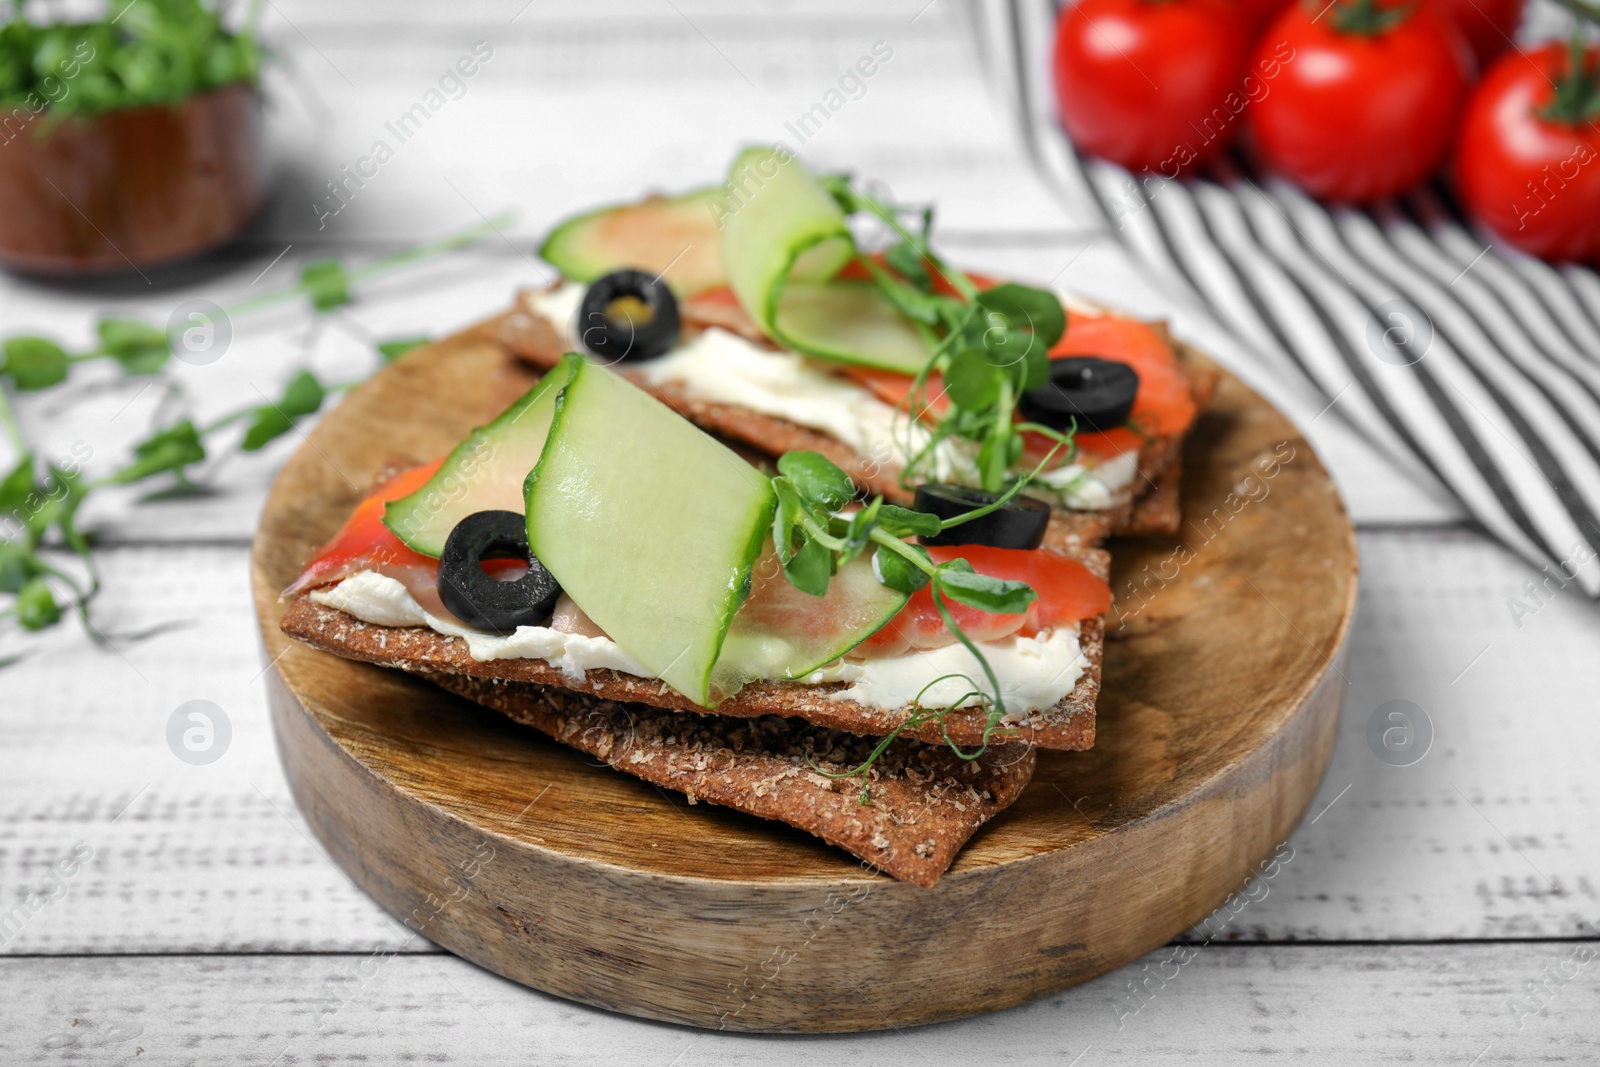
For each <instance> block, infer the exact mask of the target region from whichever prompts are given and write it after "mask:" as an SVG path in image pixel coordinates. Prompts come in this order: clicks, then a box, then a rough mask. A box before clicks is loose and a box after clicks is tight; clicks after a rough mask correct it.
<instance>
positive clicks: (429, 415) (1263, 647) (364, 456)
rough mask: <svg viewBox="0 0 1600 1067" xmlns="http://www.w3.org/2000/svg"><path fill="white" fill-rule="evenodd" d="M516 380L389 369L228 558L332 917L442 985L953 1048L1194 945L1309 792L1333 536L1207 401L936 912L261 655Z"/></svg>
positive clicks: (1336, 558)
mask: <svg viewBox="0 0 1600 1067" xmlns="http://www.w3.org/2000/svg"><path fill="white" fill-rule="evenodd" d="M528 380H529V379H528V378H527V377H526V376H525V374H524V372H522V371H520V370H518V369H517V368H516V367H515V366H514V365H513V364H512V363H511V362H510V361H509V360H508V359H507V358H506V355H505V353H504V352H503V351H502V350H501V349H500V348H499V347H498V345H497V344H496V343H495V342H494V341H493V334H492V332H491V331H490V330H489V329H488V328H485V327H480V328H478V329H476V330H470V331H467V332H466V333H463V334H460V335H458V336H456V337H452V338H449V339H448V340H445V341H442V342H439V343H438V344H435V345H431V346H429V347H427V348H424V349H419V350H417V351H415V352H413V353H410V354H409V355H407V356H406V357H405V358H403V359H401V360H400V361H398V362H397V363H395V364H394V365H393V366H391V367H389V368H388V369H386V370H384V371H383V372H382V373H381V374H379V375H378V376H377V377H376V378H374V379H373V380H372V381H370V382H369V383H367V384H366V385H364V386H362V387H361V388H359V389H357V390H356V391H355V392H354V393H353V394H352V395H351V396H350V397H349V399H348V400H346V401H345V402H344V403H343V404H342V405H340V407H339V408H338V409H336V410H335V411H333V412H332V413H330V414H329V416H328V417H327V418H326V419H325V420H324V421H323V422H322V424H321V425H320V426H318V427H317V429H316V430H315V431H313V432H312V434H311V435H310V438H309V439H308V440H307V441H306V443H305V444H304V445H303V446H302V447H301V448H300V450H299V451H298V452H297V453H296V454H295V455H294V456H293V458H291V459H290V461H289V463H288V464H287V465H286V466H285V467H284V469H283V472H282V473H281V474H280V475H279V477H278V480H277V483H276V485H275V486H274V487H273V490H272V493H271V495H270V497H269V498H268V500H267V504H266V507H265V510H264V511H263V513H262V517H261V527H260V531H259V534H258V536H257V539H256V544H255V550H254V560H253V585H254V591H255V597H256V610H257V614H258V616H259V620H260V625H261V635H262V640H263V642H264V645H265V655H266V658H267V660H268V661H270V662H271V664H272V666H271V668H270V669H269V670H268V672H267V677H268V679H269V692H270V700H271V706H272V716H273V724H274V727H275V730H276V733H277V738H278V745H279V751H280V753H281V756H282V759H283V763H284V767H285V769H286V771H287V772H288V777H289V782H290V786H291V788H292V790H293V792H294V795H295V798H296V800H297V802H298V803H299V805H300V809H301V811H302V812H304V814H305V816H306V819H307V820H308V821H309V822H310V824H311V826H312V828H313V829H314V831H315V832H316V834H317V835H318V837H319V838H320V839H321V840H322V842H323V844H324V845H325V846H326V847H327V849H328V852H329V854H330V855H332V856H333V858H334V859H335V860H336V861H337V862H338V863H340V864H341V865H342V866H343V867H344V869H345V870H346V871H347V872H349V874H350V876H351V877H352V878H354V879H355V880H356V882H357V883H359V884H360V885H361V886H363V887H364V888H365V889H366V890H367V891H368V892H369V893H371V894H372V895H373V897H375V898H376V899H377V900H378V902H379V903H381V904H382V905H383V906H384V907H385V908H387V909H388V910H389V911H390V912H392V913H393V914H394V915H396V916H397V917H399V918H401V919H402V920H403V921H405V922H406V923H407V925H408V926H410V927H411V928H412V929H414V930H417V931H418V932H420V933H421V934H422V935H423V936H425V937H427V938H428V939H429V940H431V941H434V942H436V943H437V944H439V945H442V946H443V947H445V948H447V949H449V950H450V951H451V952H454V953H457V954H458V955H461V956H464V957H466V958H467V959H470V960H473V961H475V962H477V963H479V964H481V965H482V966H484V967H487V968H489V969H491V970H494V971H497V972H498V973H500V974H503V975H505V976H507V977H509V978H512V979H515V980H516V981H519V982H523V983H526V984H527V985H530V986H533V987H535V988H538V989H542V990H545V991H547V992H550V993H554V994H557V995H559V996H563V997H569V998H571V999H573V1000H578V1001H583V1002H585V1003H588V1004H594V1005H598V1006H600V1007H603V1008H609V1009H613V1010H616V1011H622V1012H627V1013H629V1014H633V1015H641V1016H646V1017H649V1018H653V1019H664V1020H669V1021H672V1022H678V1023H687V1024H690V1025H694V1026H702V1027H712V1028H725V1029H730V1030H747V1031H841V1030H866V1029H877V1028H882V1027H890V1026H894V1027H901V1026H907V1025H911V1024H916V1023H926V1022H933V1021H935V1020H940V1019H949V1018H953V1017H957V1016H963V1015H971V1014H974V1013H977V1012H983V1011H990V1010H993V1009H996V1008H1004V1007H1007V1006H1010V1005H1013V1004H1017V1003H1020V1002H1022V1001H1025V1000H1028V999H1030V998H1033V997H1037V996H1040V995H1042V994H1045V993H1049V992H1053V991H1055V990H1059V989H1062V988H1064V987H1066V986H1069V985H1072V984H1074V983H1077V982H1082V981H1085V980H1087V979H1090V978H1093V977H1095V976H1096V975H1100V974H1104V973H1106V972H1107V971H1110V970H1113V969H1115V968H1117V967H1120V966H1121V965H1123V964H1125V963H1127V962H1128V961H1130V960H1133V959H1136V958H1138V957H1139V956H1140V955H1142V954H1144V953H1146V952H1149V951H1150V950H1152V949H1154V948H1156V947H1158V946H1159V945H1161V944H1162V943H1163V942H1165V941H1167V940H1169V939H1170V938H1172V937H1173V936H1174V935H1176V934H1179V933H1181V932H1182V931H1184V930H1185V929H1187V928H1189V927H1190V926H1192V925H1194V924H1195V923H1197V922H1199V921H1200V920H1201V919H1202V918H1204V917H1205V916H1207V915H1208V914H1209V913H1210V912H1211V911H1212V910H1213V909H1215V908H1216V907H1217V906H1218V905H1219V904H1221V903H1222V902H1223V901H1224V899H1225V898H1226V897H1227V896H1228V894H1230V893H1232V892H1235V891H1237V890H1239V889H1241V888H1242V887H1243V886H1244V884H1245V881H1246V879H1247V878H1249V877H1250V876H1251V875H1252V874H1254V873H1257V872H1258V871H1260V869H1261V865H1262V864H1263V863H1264V861H1266V860H1267V858H1268V857H1269V856H1271V855H1272V854H1273V852H1274V850H1275V849H1276V848H1278V847H1279V846H1280V844H1282V843H1283V842H1284V840H1285V839H1286V838H1287V837H1288V836H1289V834H1290V832H1291V831H1292V830H1293V828H1294V826H1295V824H1296V822H1297V821H1298V820H1299V819H1300V817H1301V815H1302V813H1303V812H1304V811H1305V808H1306V805H1307V804H1308V803H1309V802H1310V800H1311V797H1312V794H1313V793H1314V792H1315V791H1316V788H1317V783H1318V781H1319V780H1320V779H1321V776H1322V773H1323V771H1324V769H1325V768H1326V766H1327V762H1328V758H1329V756H1330V754H1331V752H1332V749H1333V741H1334V734H1335V727H1336V725H1337V721H1338V714H1339V705H1340V701H1341V697H1342V694H1343V692H1344V688H1345V679H1344V677H1343V675H1342V673H1341V669H1342V668H1341V664H1342V663H1343V662H1344V660H1345V658H1346V648H1347V638H1348V635H1349V629H1350V619H1351V614H1352V611H1353V610H1354V605H1355V595H1356V547H1355V537H1354V532H1353V530H1352V529H1351V526H1350V523H1349V520H1348V519H1347V518H1346V516H1345V512H1344V508H1343V506H1342V504H1341V502H1340V500H1339V497H1338V494H1337V492H1336V491H1335V489H1334V487H1333V485H1332V483H1331V482H1330V481H1329V478H1328V475H1327V472H1326V471H1325V470H1324V469H1323V467H1322V465H1321V463H1319V462H1318V460H1317V458H1316V456H1315V455H1313V454H1312V452H1311V449H1310V448H1309V447H1308V446H1307V444H1306V442H1305V440H1304V439H1303V438H1302V437H1301V436H1300V435H1299V434H1298V433H1297V432H1296V431H1295V430H1294V428H1293V427H1292V426H1291V425H1290V424H1289V423H1288V421H1287V420H1285V419H1284V418H1283V417H1282V416H1281V415H1280V414H1278V412H1276V411H1275V410H1273V408H1271V407H1270V406H1269V405H1268V404H1267V403H1266V402H1265V401H1263V400H1262V399H1261V398H1260V397H1259V396H1257V395H1256V394H1255V393H1252V392H1251V391H1250V390H1249V389H1247V388H1245V387H1244V386H1243V385H1242V384H1241V383H1240V382H1239V381H1238V379H1236V378H1234V377H1232V376H1225V377H1224V378H1223V382H1222V386H1221V389H1220V391H1219V392H1218V395H1217V399H1216V403H1215V405H1214V406H1213V408H1212V409H1211V410H1210V411H1208V412H1207V413H1206V415H1205V416H1204V417H1203V418H1202V419H1201V420H1200V422H1199V424H1198V425H1197V427H1196V429H1195V432H1194V433H1193V434H1192V436H1191V438H1190V441H1189V445H1188V448H1187V450H1186V452H1185V469H1184V485H1183V494H1184V509H1185V529H1184V532H1183V534H1182V535H1181V536H1180V537H1178V538H1170V539H1161V538H1155V539H1148V540H1141V541H1138V542H1131V541H1130V542H1117V543H1114V544H1113V546H1112V550H1113V552H1114V555H1115V560H1116V562H1115V568H1114V581H1113V584H1114V587H1115V588H1116V590H1117V592H1118V603H1117V605H1116V607H1115V609H1114V611H1113V615H1112V617H1111V618H1110V619H1109V624H1108V625H1109V630H1110V641H1109V643H1108V645H1107V649H1106V656H1105V688H1104V691H1103V692H1102V695H1101V698H1100V711H1099V727H1098V738H1097V740H1096V743H1095V747H1094V748H1093V749H1091V750H1090V751H1087V752H1073V753H1044V754H1042V755H1041V757H1040V759H1039V767H1038V773H1037V775H1036V776H1035V778H1034V780H1033V782H1032V784H1031V785H1030V786H1029V787H1028V789H1027V790H1026V792H1025V793H1024V794H1023V796H1022V798H1021V799H1020V800H1019V801H1018V802H1017V804H1016V805H1015V806H1014V807H1012V808H1011V809H1010V810H1008V811H1006V812H1003V813H1002V814H1001V815H1000V816H999V817H998V818H996V819H995V821H994V822H992V823H991V824H989V825H988V826H987V827H985V828H984V829H983V830H982V831H980V832H979V834H978V835H977V836H976V837H975V838H974V839H973V841H972V842H971V843H970V844H969V845H968V847H967V848H966V850H965V851H963V852H962V853H961V855H960V856H959V857H957V859H956V862H955V864H954V866H953V867H952V868H951V869H950V871H949V873H948V874H946V875H945V877H944V879H943V880H942V881H941V882H940V883H939V884H938V885H937V886H936V887H934V888H933V889H919V888H917V887H915V886H912V885H907V884H904V883H899V882H894V881H892V880H890V879H888V878H886V877H883V876H881V875H877V874H874V873H871V872H869V871H866V870H863V869H862V866H861V865H860V864H859V863H858V862H856V861H855V860H854V859H853V858H851V857H850V856H848V855H846V854H844V853H843V852H839V851H836V850H834V849H831V848H828V847H827V846H825V845H822V844H821V843H820V842H818V841H817V840H816V839H814V838H811V837H809V836H807V835H805V834H803V833H800V832H798V831H794V830H791V829H789V828H788V827H785V826H782V825H779V824H775V823H769V822H764V821H762V820H758V819H754V818H750V817H747V816H744V815H740V814H738V813H736V812H731V811H727V810H725V809H719V808H712V807H708V806H706V805H699V806H696V807H692V808H691V807H689V806H688V805H687V804H686V803H685V798H684V797H682V796H677V795H669V794H667V793H665V792H663V791H661V790H658V789H656V788H655V787H653V786H651V785H648V784H646V783H643V782H641V781H639V780H637V779H634V778H630V777H627V776H625V775H622V774H619V773H617V772H615V771H612V770H611V769H609V768H607V767H604V766H602V765H598V764H596V763H595V762H593V761H591V760H589V759H587V758H586V757H584V756H582V755H580V754H578V753H577V752H574V751H573V750H570V749H567V748H565V747H563V746H561V745H559V744H556V743H555V742H553V741H550V740H548V739H546V738H545V737H544V736H543V735H540V734H538V733H536V732H534V731H533V730H530V729H527V728H524V727H520V726H517V725H516V724H514V723H512V722H510V721H509V720H507V719H504V718H502V717H501V716H499V715H497V714H496V713H494V712H491V711H487V710H485V709H482V708H479V707H477V706H475V705H471V704H468V703H465V702H463V701H461V700H458V699H456V698H454V697H452V696H449V695H447V694H445V693H443V692H442V691H440V690H438V689H436V688H434V687H432V686H430V685H429V684H428V683H426V682H423V681H419V680H417V679H414V678H411V677H409V676H407V675H405V674H402V673H400V672H398V671H390V670H384V669H382V668H378V667H372V666H367V665H364V664H358V663H352V662H348V661H345V660H341V659H338V658H336V657H333V656H329V655H326V654H324V653H320V652H315V651H312V650H311V649H309V648H306V647H303V646H300V645H297V644H294V643H292V642H290V641H289V640H288V639H287V638H285V637H284V636H283V635H282V634H281V633H279V631H278V627H277V623H278V619H279V617H280V616H281V614H282V612H283V606H282V605H281V604H279V602H278V600H277V593H278V591H279V590H280V589H282V588H283V587H284V586H285V585H287V584H288V583H289V581H291V580H292V579H293V578H294V576H295V575H296V574H297V573H298V571H299V569H300V566H301V564H302V562H303V561H304V560H305V559H306V557H307V556H308V555H309V554H310V553H311V552H312V551H313V550H314V549H315V548H316V547H317V546H318V544H319V543H321V542H322V541H323V540H325V539H326V538H327V537H328V536H330V535H331V534H332V533H333V531H334V530H335V529H336V528H337V527H338V526H339V525H340V523H341V522H342V521H343V520H344V518H345V516H346V515H347V513H348V512H349V511H350V509H351V507H352V506H353V505H354V504H355V502H356V500H357V499H358V498H359V497H360V496H361V495H362V494H363V492H364V490H365V486H366V482H367V479H368V478H369V477H371V476H372V475H373V474H375V473H376V472H377V471H378V469H379V468H380V467H381V466H382V465H383V464H384V461H385V459H386V458H387V457H389V456H391V455H393V454H396V453H401V454H410V455H413V456H416V457H428V456H432V455H435V454H439V453H442V452H444V451H445V450H446V449H448V448H449V447H450V446H451V445H453V444H455V443H456V441H457V440H458V439H459V438H460V437H462V436H463V435H464V434H465V433H466V432H467V430H468V429H469V428H470V427H472V426H474V425H477V424H480V423H482V422H484V421H485V420H486V419H487V418H488V417H489V416H490V415H491V414H492V413H494V412H495V411H497V410H499V408H501V407H503V406H504V405H505V404H506V403H508V402H509V400H510V399H511V398H512V397H514V396H515V395H517V394H518V393H519V392H520V391H521V390H522V389H523V388H524V387H525V386H526V385H527V383H528ZM1269 460H1270V461H1269ZM1274 463H1275V466H1274V465H1273V464H1274ZM1269 470H1270V471H1271V473H1270V474H1268V473H1266V472H1267V471H1269ZM1276 870H1277V868H1276V867H1270V866H1269V867H1267V869H1266V871H1265V873H1263V874H1261V877H1264V878H1270V877H1272V876H1273V875H1274V874H1275V873H1276Z"/></svg>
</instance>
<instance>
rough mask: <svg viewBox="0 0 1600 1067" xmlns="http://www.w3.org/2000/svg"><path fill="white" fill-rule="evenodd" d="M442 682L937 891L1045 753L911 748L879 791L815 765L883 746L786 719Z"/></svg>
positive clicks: (576, 744) (676, 785)
mask: <svg viewBox="0 0 1600 1067" xmlns="http://www.w3.org/2000/svg"><path fill="white" fill-rule="evenodd" d="M428 677H429V678H430V680H432V681H434V682H435V683H437V684H438V685H440V686H442V687H443V688H445V689H448V690H449V691H450V692H452V693H456V694H458V695H460V696H463V697H466V698H467V699H469V700H473V701H476V702H477V703H480V704H483V705H485V706H487V707H490V708H493V709H495V710H496V711H500V712H503V713H504V714H506V715H508V716H510V717H511V718H512V719H515V720H516V721H517V722H520V723H524V724H526V725H528V726H532V727H534V728H535V729H537V730H540V731H542V732H544V733H546V734H548V735H550V736H551V737H553V738H555V739H556V740H557V741H560V742H562V743H563V744H567V745H571V746H572V747H573V748H576V749H578V750H580V751H582V752H586V753H588V754H590V755H592V756H594V757H596V758H598V759H601V760H604V761H605V762H606V763H608V764H610V765H611V767H613V768H614V769H616V770H619V771H622V772H623V773H624V774H630V775H633V776H634V777H637V778H642V779H644V780H645V781H647V782H652V783H654V784H655V785H658V786H661V787H662V788H664V789H673V790H676V791H677V792H679V793H683V794H685V795H686V796H687V797H688V798H689V803H691V804H694V803H697V802H699V801H707V802H709V803H712V804H720V805H722V806H724V807H730V808H734V809H737V810H739V811H742V812H745V813H746V814H749V815H755V816H758V817H760V818H763V819H774V820H777V821H779V822H784V823H788V824H789V825H790V826H794V827H796V828H798V829H801V830H804V831H806V832H807V833H811V834H815V835H816V836H817V837H820V838H822V839H823V840H824V841H826V842H828V844H830V845H834V846H836V847H838V848H842V849H844V850H845V851H846V852H849V853H851V854H852V855H855V856H858V857H860V858H861V859H862V860H864V861H865V862H867V863H869V864H871V865H872V866H873V867H876V868H877V869H879V870H881V871H883V872H884V873H886V874H889V875H891V876H893V877H895V878H898V879H900V880H902V881H906V882H911V883H914V884H916V885H920V886H931V885H933V884H934V883H935V882H937V881H938V880H939V877H940V876H941V875H942V874H944V872H945V870H946V868H948V867H949V866H950V863H951V861H952V860H954V859H955V856H956V853H957V852H959V851H960V850H961V847H962V846H963V845H965V844H966V842H967V841H968V839H970V838H971V837H972V835H973V834H974V833H976V832H977V830H978V828H979V827H981V826H982V825H983V824H984V823H986V822H988V821H989V820H990V819H992V818H994V817H995V815H997V814H998V813H999V812H1001V811H1002V810H1004V809H1005V808H1006V807H1008V806H1010V804H1011V803H1012V802H1013V801H1015V800H1016V799H1017V797H1018V796H1019V795H1021V793H1022V790H1023V788H1024V787H1025V786H1026V785H1027V784H1028V781H1029V779H1030V778H1032V777H1033V768H1034V752H1033V750H1032V749H1031V748H1028V747H1027V746H1025V745H1001V746H996V747H994V748H991V749H990V750H989V751H988V752H986V753H984V754H983V755H982V756H980V757H979V758H978V759H976V760H970V761H969V760H963V759H961V758H959V757H958V756H956V755H955V753H953V752H951V751H950V749H949V748H948V747H947V746H941V745H926V744H922V743H921V742H918V741H905V740H900V741H896V742H894V743H893V744H891V745H890V746H889V748H888V749H887V750H886V751H885V752H884V753H883V754H882V755H881V756H880V757H879V759H878V760H877V762H876V763H874V765H873V766H872V768H871V769H870V770H869V771H868V772H867V774H866V776H865V779H863V778H861V777H854V778H829V777H827V776H826V775H824V774H819V773H817V771H816V770H814V769H813V768H812V765H811V763H812V762H813V761H814V762H815V763H816V765H817V766H818V767H820V768H821V769H822V770H824V771H827V772H828V773H830V774H838V773H842V772H844V771H848V770H851V769H853V768H854V767H856V766H859V765H860V764H861V763H862V762H863V761H864V760H865V759H866V758H867V757H868V756H869V755H870V754H871V751H872V748H873V747H874V745H875V744H876V743H877V739H875V738H867V737H861V736H858V735H855V734H851V733H845V732H841V731H838V730H830V729H827V728H825V727H820V726H815V725H811V724H808V723H805V722H802V721H800V720H798V719H786V718H783V717H781V716H777V715H763V716H758V717H755V718H733V717H729V716H725V715H684V714H681V713H678V712H673V711H667V710H664V709H661V708H655V707H651V706H649V705H645V704H638V703H628V702H623V701H616V700H608V699H605V698H603V697H598V696H594V695H590V694H584V693H576V692H572V691H570V690H565V689H560V688H554V687H549V686H540V685H530V684H527V683H518V682H502V681H495V680H490V679H482V678H469V677H466V676H463V675H458V674H438V675H429V676H428ZM863 786H865V788H866V790H867V795H868V803H865V804H863V803H862V802H861V793H862V789H863Z"/></svg>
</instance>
